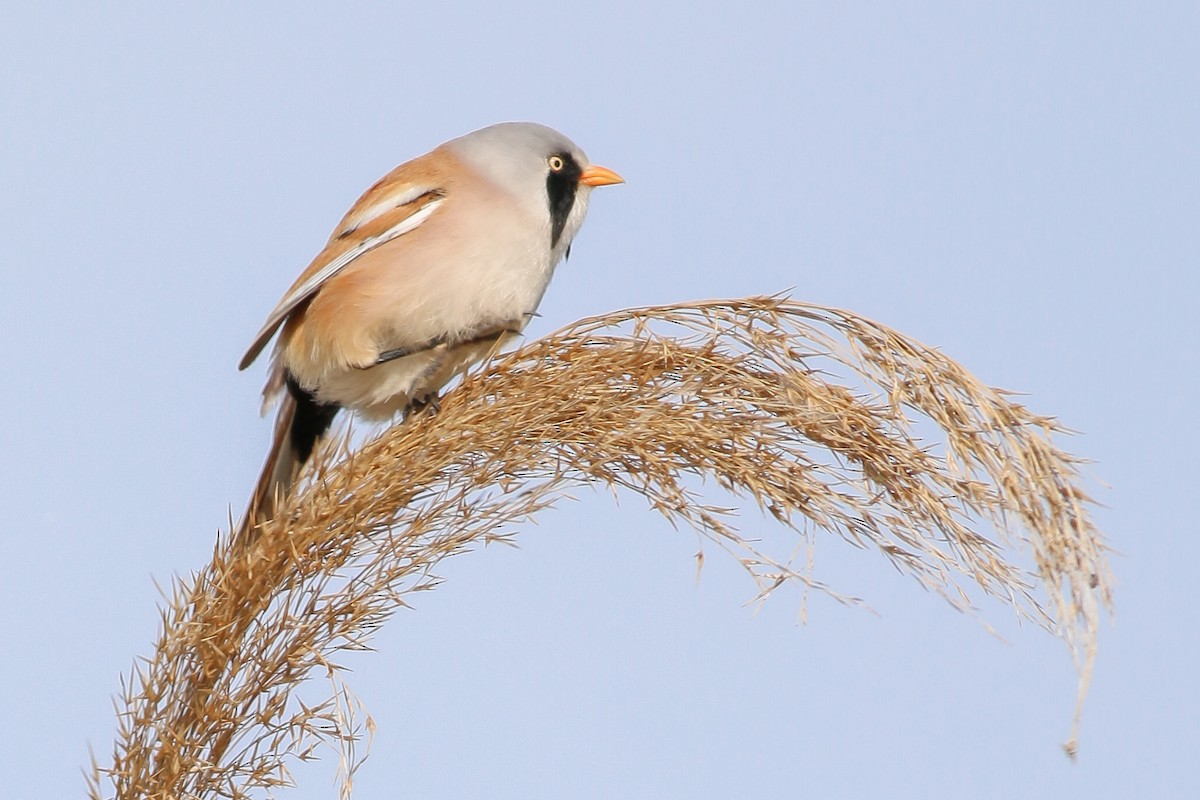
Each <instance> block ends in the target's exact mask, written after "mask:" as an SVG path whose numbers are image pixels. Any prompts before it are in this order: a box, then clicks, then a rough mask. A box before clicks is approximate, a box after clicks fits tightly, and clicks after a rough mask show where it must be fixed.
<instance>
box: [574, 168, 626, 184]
mask: <svg viewBox="0 0 1200 800" xmlns="http://www.w3.org/2000/svg"><path fill="white" fill-rule="evenodd" d="M579 182H580V183H582V184H586V185H588V186H610V185H612V184H614V183H624V182H625V179H624V178H622V177H621V176H620V175H618V174H617V173H615V172H613V171H612V170H611V169H609V168H608V167H598V166H596V165H594V164H593V165H592V166H590V167H588V168H587V169H585V170H584V171H583V174H582V175H580V176H579Z"/></svg>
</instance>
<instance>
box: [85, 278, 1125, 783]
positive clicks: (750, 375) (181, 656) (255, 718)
mask: <svg viewBox="0 0 1200 800" xmlns="http://www.w3.org/2000/svg"><path fill="white" fill-rule="evenodd" d="M843 381H844V382H845V383H843ZM852 386H856V387H857V388H851V387H852ZM918 429H919V430H918ZM1059 430H1060V429H1059V426H1058V425H1057V423H1056V422H1055V421H1054V420H1052V419H1050V418H1047V417H1042V416H1038V415H1035V414H1033V413H1031V412H1030V411H1028V410H1027V409H1025V408H1024V407H1023V406H1021V405H1019V404H1017V403H1015V402H1013V401H1012V399H1011V398H1010V396H1009V395H1007V394H1006V393H1004V392H1002V391H998V390H995V389H991V388H988V387H987V386H984V385H982V384H981V383H979V382H978V381H977V380H976V379H975V378H974V377H972V376H971V375H970V373H968V372H967V371H966V370H965V369H963V368H962V367H961V366H960V365H958V364H957V363H955V362H954V361H952V360H951V359H949V358H947V357H946V356H944V355H942V354H941V353H939V352H938V351H936V350H933V349H931V348H929V347H926V346H924V345H922V344H920V343H918V342H916V341H914V340H912V339H910V338H908V337H906V336H903V335H901V334H900V333H897V332H896V331H894V330H891V329H889V328H887V327H885V326H882V325H879V324H877V323H874V322H871V321H868V320H866V319H863V318H862V317H859V316H856V315H854V314H851V313H848V312H845V311H839V310H835V309H830V308H823V307H819V306H814V305H807V304H803V303H798V302H793V301H790V300H787V299H783V298H779V297H772V298H761V297H760V298H750V299H746V300H735V301H722V302H704V303H694V304H690V305H679V306H669V307H658V308H646V309H636V310H631V311H623V312H618V313H614V314H609V315H607V316H603V317H598V318H595V319H588V320H584V321H582V322H579V323H577V324H575V325H572V326H570V327H568V328H566V329H563V330H561V331H559V332H558V333H556V334H553V335H551V336H548V337H546V338H544V339H541V340H539V341H535V342H531V343H529V344H527V345H525V346H524V347H522V348H521V349H519V350H517V351H515V352H512V353H509V354H507V355H505V356H501V357H499V358H498V359H495V360H493V361H492V362H490V363H489V364H487V365H486V366H484V367H483V368H482V369H481V370H479V371H477V372H476V373H474V374H473V375H471V376H469V377H468V378H467V379H465V380H464V381H463V383H462V384H461V385H460V386H459V387H457V388H456V389H455V390H453V391H452V392H450V393H449V394H448V395H447V396H446V397H445V398H444V399H443V401H442V403H441V409H440V411H439V412H438V413H437V414H436V415H433V416H429V415H426V414H418V415H415V416H414V417H412V418H411V419H409V420H407V421H405V422H402V423H399V424H397V425H394V426H392V427H391V428H390V429H388V430H386V431H384V432H383V433H382V434H380V435H378V436H377V437H375V438H373V439H371V440H369V441H367V442H366V443H365V444H364V445H363V446H362V447H361V448H359V449H358V450H356V451H354V452H350V451H349V449H348V447H347V446H345V441H346V440H345V439H343V440H341V441H342V444H341V446H338V445H336V444H335V445H332V446H330V447H327V448H326V450H325V451H324V452H323V453H321V454H319V455H318V456H317V457H316V459H315V462H314V466H313V468H312V469H311V470H310V471H309V473H308V478H307V480H306V481H305V483H304V485H303V486H302V487H301V490H300V491H299V492H298V493H297V494H296V495H295V496H294V497H292V498H291V499H290V500H288V501H287V502H286V503H285V504H284V505H283V506H282V507H281V509H280V512H279V515H278V516H277V517H276V518H275V519H274V520H273V521H271V522H268V523H265V524H263V525H262V526H261V527H260V528H259V529H258V534H257V536H256V537H255V538H254V539H253V540H252V541H249V542H244V543H242V544H241V545H238V544H237V543H234V542H231V541H230V540H229V539H228V537H225V538H222V540H221V541H219V542H218V544H217V546H216V548H215V550H214V553H213V558H212V562H211V563H210V564H209V565H207V566H206V567H204V569H202V570H201V571H200V572H199V573H197V574H196V575H194V576H193V577H191V578H190V579H186V580H180V581H178V582H177V583H176V585H175V587H174V590H173V593H172V596H171V598H170V601H169V603H168V604H167V606H166V607H165V608H164V610H163V612H162V630H161V632H160V635H159V639H158V642H157V644H156V647H155V651H154V654H153V655H152V656H151V657H150V658H149V659H147V660H146V661H145V662H144V663H142V664H140V665H139V666H138V667H137V668H136V669H135V671H134V673H133V674H132V676H131V677H130V680H129V682H128V683H127V685H126V686H125V687H124V693H123V697H122V698H121V699H120V703H121V704H122V706H123V707H122V708H121V709H120V715H119V720H120V722H119V731H118V736H117V741H116V743H115V746H114V750H113V754H112V763H111V766H108V767H105V768H101V767H99V766H98V765H96V764H93V770H92V779H91V787H90V788H91V794H92V796H93V797H95V798H99V797H101V796H103V794H104V788H103V787H105V786H108V785H111V787H112V789H113V790H114V791H115V794H116V796H118V797H121V798H135V797H137V798H160V797H161V798H167V797H170V798H193V797H196V798H209V797H245V796H247V793H248V792H250V791H251V790H253V789H256V788H262V787H268V788H269V787H274V786H282V785H287V784H288V783H289V781H290V774H289V772H288V765H289V763H292V761H291V759H302V760H303V759H308V758H312V757H313V754H314V751H315V749H316V748H317V747H318V746H319V745H320V744H322V743H330V742H332V743H333V744H335V745H336V746H337V747H338V748H339V751H340V753H341V755H342V770H343V786H342V792H343V794H348V793H349V791H350V787H351V778H352V776H353V773H354V770H355V768H356V766H357V765H358V764H359V763H360V761H359V755H358V752H359V751H358V750H356V746H357V745H359V744H360V743H361V739H362V737H363V735H364V733H366V734H369V731H370V729H371V727H372V723H371V721H370V718H369V717H365V716H364V715H363V714H361V713H360V710H359V709H358V708H357V704H356V703H355V701H354V699H353V697H352V696H351V695H350V693H349V691H348V690H347V689H346V687H345V685H344V684H343V683H342V682H341V681H340V678H339V667H338V664H337V662H336V660H335V659H336V658H337V657H338V655H339V653H342V652H343V651H348V650H361V649H366V648H367V647H368V641H369V638H370V635H371V632H372V631H373V629H374V628H375V627H376V626H378V625H380V624H382V623H383V622H384V621H385V620H386V619H387V618H388V617H389V616H390V615H391V614H392V612H393V611H395V610H396V609H397V608H398V607H400V606H402V605H405V604H406V599H407V597H408V595H409V594H410V593H412V592H415V591H419V590H423V589H428V588H431V587H432V586H433V585H434V584H435V582H436V577H435V576H434V573H433V570H434V569H435V568H436V567H437V565H438V564H439V562H441V560H442V559H444V558H445V557H447V556H450V555H455V554H458V553H462V552H465V551H468V550H471V549H473V548H475V547H477V546H479V545H481V544H485V543H488V542H490V541H497V540H507V539H508V538H509V537H511V536H512V535H513V534H514V532H515V531H516V530H517V529H518V528H519V527H520V525H521V523H523V522H524V521H526V520H528V519H530V518H531V517H533V516H534V515H535V514H536V513H537V512H538V511H540V510H542V509H543V508H546V507H547V506H549V505H551V504H553V503H554V502H555V501H556V500H558V499H559V498H561V497H564V496H565V495H566V493H568V492H569V491H570V490H571V489H573V488H576V487H579V486H581V485H599V486H608V487H612V488H614V489H623V490H628V491H632V492H635V493H637V494H639V495H641V496H643V497H645V498H646V500H647V501H648V502H649V504H650V506H651V507H652V508H653V509H655V510H656V511H658V512H660V513H661V514H663V515H664V516H666V517H667V518H668V519H669V520H670V521H671V522H672V523H683V524H685V525H688V526H691V527H692V528H694V529H696V530H697V531H698V532H699V533H700V534H701V535H702V536H703V537H705V538H706V539H707V540H709V541H711V542H712V543H714V544H715V545H717V546H719V547H720V548H722V549H724V550H726V551H728V552H729V553H730V554H732V555H733V556H734V557H735V558H736V559H738V560H739V561H740V562H741V564H742V565H743V566H744V567H745V569H746V571H747V572H748V573H749V574H750V575H751V576H752V577H753V579H754V580H755V581H756V582H757V584H758V587H759V591H760V594H761V596H763V597H765V596H766V595H768V594H770V593H771V592H772V591H773V590H774V589H776V588H777V587H779V586H781V585H783V584H787V583H789V582H799V583H800V584H802V585H804V586H805V587H809V588H816V589H822V590H825V589H826V587H825V586H823V584H821V583H819V582H818V581H817V580H815V579H814V578H813V577H812V575H811V574H810V572H809V570H808V569H806V568H804V567H803V566H802V565H801V566H797V565H795V564H794V563H793V561H794V555H795V554H796V553H797V552H802V551H804V549H805V547H804V545H806V544H808V545H809V546H811V541H812V537H813V536H814V535H815V534H816V533H818V532H824V533H825V534H828V535H833V536H836V537H841V538H842V539H845V540H847V541H848V542H851V543H852V544H854V545H855V546H858V547H863V548H874V549H876V550H878V552H879V553H880V554H882V555H883V556H884V558H886V559H887V560H888V561H890V562H891V563H892V564H893V565H894V566H895V567H896V568H897V569H898V570H900V571H901V572H903V573H906V574H908V575H911V576H912V577H913V578H915V579H916V581H917V582H918V583H919V584H920V585H922V586H924V587H926V588H928V589H930V590H932V591H935V592H937V593H939V594H941V595H942V596H943V597H945V598H946V599H947V600H948V601H949V602H950V603H951V604H952V605H954V606H955V607H956V608H959V609H963V610H971V609H972V608H973V603H972V600H971V599H970V598H971V594H972V592H975V593H982V594H985V595H990V596H992V597H994V598H997V599H999V600H1000V601H1001V602H1003V603H1005V604H1009V605H1011V606H1012V607H1013V608H1015V609H1016V610H1017V612H1018V613H1019V614H1020V615H1021V616H1022V617H1023V618H1027V619H1029V620H1032V621H1034V622H1036V623H1037V624H1039V625H1041V626H1043V627H1045V628H1046V629H1047V630H1050V631H1051V632H1053V633H1055V634H1056V635H1059V636H1061V637H1062V638H1063V639H1064V640H1065V641H1066V642H1067V643H1068V644H1069V645H1070V647H1071V650H1072V652H1073V654H1074V655H1075V657H1076V664H1077V667H1078V670H1079V673H1080V694H1079V700H1080V702H1082V698H1083V695H1084V692H1085V691H1086V687H1087V682H1088V678H1089V676H1090V672H1091V665H1092V662H1093V659H1094V657H1095V652H1096V650H1095V648H1096V635H1097V629H1098V625H1099V617H1100V608H1101V607H1102V606H1106V607H1111V594H1110V588H1109V587H1110V576H1109V572H1108V568H1107V565H1106V559H1105V554H1106V548H1105V546H1104V544H1103V542H1102V540H1101V538H1100V535H1099V534H1098V532H1097V531H1096V529H1095V527H1094V526H1093V523H1092V520H1091V518H1090V516H1089V513H1088V505H1089V502H1090V501H1089V499H1088V497H1087V496H1086V495H1085V494H1084V492H1083V490H1082V489H1081V488H1080V479H1079V475H1078V473H1077V464H1078V462H1077V460H1076V459H1074V458H1072V457H1071V456H1069V455H1067V454H1066V453H1064V452H1063V451H1062V450H1060V449H1058V447H1057V446H1056V445H1055V444H1054V442H1053V441H1052V435H1053V434H1055V433H1056V432H1058V431H1059ZM696 475H699V476H702V477H704V478H706V479H709V480H712V479H715V481H716V482H717V483H718V484H719V485H720V486H721V487H723V488H724V489H726V490H728V492H731V493H733V494H734V495H736V496H740V497H742V498H746V499H750V500H753V502H754V503H755V504H757V505H758V506H759V507H761V508H762V509H764V510H765V511H766V512H767V513H768V514H769V515H771V516H773V517H774V518H775V519H777V520H778V521H779V522H780V523H782V524H783V525H785V526H787V527H788V528H790V529H792V530H793V531H795V533H796V534H798V535H799V537H800V538H799V539H798V540H794V541H793V542H792V543H791V544H790V545H787V546H785V547H784V550H785V551H786V552H785V554H783V555H773V554H771V553H768V552H766V549H767V548H766V547H765V546H764V545H763V544H762V543H760V542H759V541H758V540H756V539H753V540H752V539H750V538H748V537H746V536H743V535H742V534H741V533H739V532H738V531H737V530H735V529H734V528H733V527H732V526H731V525H730V522H729V514H727V513H726V512H725V511H723V510H722V509H719V508H715V507H713V506H711V505H707V504H705V502H703V499H702V498H701V497H700V496H698V494H697V493H696V490H695V489H694V488H689V487H695V486H696V485H699V484H698V482H697V481H696V480H694V478H693V476H696ZM797 544H799V545H801V546H800V547H797V546H796V545H797ZM1022 564H1024V565H1025V566H1022ZM972 587H974V588H972ZM843 599H845V598H843ZM314 673H317V674H324V675H326V676H327V677H328V678H329V680H330V681H331V682H332V685H333V690H332V692H330V693H329V696H328V697H327V699H325V700H323V701H317V702H310V703H307V704H306V703H305V702H304V701H303V700H302V699H301V698H300V697H299V695H298V693H297V689H298V687H299V686H300V685H301V683H302V682H304V681H305V680H306V679H308V678H310V677H312V676H313V674H314ZM363 719H365V720H366V721H365V722H362V721H361V720H363ZM1077 729H1078V707H1077V712H1076V718H1075V722H1074V725H1073V727H1072V731H1071V736H1070V739H1069V741H1068V743H1067V745H1066V746H1067V748H1068V751H1069V752H1073V750H1074V746H1075V740H1076V734H1077Z"/></svg>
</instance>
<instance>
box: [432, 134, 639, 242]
mask: <svg viewBox="0 0 1200 800" xmlns="http://www.w3.org/2000/svg"><path fill="white" fill-rule="evenodd" d="M445 147H446V148H447V149H448V150H450V151H451V152H452V153H453V154H454V155H455V156H457V157H458V158H460V159H461V160H462V161H464V162H466V163H467V164H469V165H470V166H471V167H473V168H475V169H477V170H478V171H479V173H480V174H481V175H483V176H484V177H486V178H488V179H490V180H491V181H492V182H494V183H495V184H497V185H498V186H501V187H503V188H504V189H506V190H508V191H509V192H510V194H512V196H513V198H514V200H515V201H516V202H522V203H523V202H531V203H536V205H537V206H538V208H537V209H536V210H537V211H540V212H541V213H544V214H546V215H547V218H548V220H549V225H550V247H551V248H552V249H554V250H556V251H560V252H562V251H565V250H566V248H567V247H569V246H570V244H571V240H572V239H573V238H575V234H576V233H578V232H579V227H580V226H581V225H582V224H583V217H584V215H585V214H586V213H587V203H588V196H589V195H590V194H591V191H592V189H593V188H594V187H596V186H604V185H607V184H612V183H620V182H622V179H621V177H620V176H619V175H617V174H616V173H615V172H613V171H612V170H609V169H605V168H604V167H595V166H593V165H592V164H591V162H589V161H588V157H587V155H586V154H585V153H584V152H583V150H581V149H580V148H579V146H578V145H576V144H575V143H574V142H572V141H571V140H570V139H568V138H567V137H566V136H563V135H562V134H561V133H559V132H558V131H556V130H554V129H553V128H548V127H546V126H545V125H539V124H537V123H536V122H502V123H500V124H498V125H489V126H488V127H486V128H480V129H479V130H477V131H472V132H471V133H468V134H467V135H466V136H460V137H459V138H457V139H453V140H451V141H449V142H447V143H446V144H445ZM531 210H534V209H531Z"/></svg>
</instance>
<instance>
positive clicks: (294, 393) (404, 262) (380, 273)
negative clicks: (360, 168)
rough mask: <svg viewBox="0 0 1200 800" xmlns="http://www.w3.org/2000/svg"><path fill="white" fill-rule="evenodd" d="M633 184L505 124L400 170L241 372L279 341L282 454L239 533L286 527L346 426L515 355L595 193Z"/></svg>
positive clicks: (342, 232)
mask: <svg viewBox="0 0 1200 800" xmlns="http://www.w3.org/2000/svg"><path fill="white" fill-rule="evenodd" d="M619 183H624V179H623V178H622V177H621V176H620V175H618V174H617V173H616V172H614V171H612V170H611V169H608V168H607V167H601V166H598V165H594V164H592V163H591V162H589V161H588V158H587V156H586V155H585V154H584V152H583V151H582V150H581V149H580V148H579V147H578V146H577V145H576V144H575V143H574V142H572V141H571V140H570V139H568V138H567V137H566V136H564V135H563V134H561V133H559V132H558V131H556V130H554V129H553V128H549V127H547V126H545V125H540V124H537V123H533V122H503V123H499V124H496V125H490V126H488V127H485V128H480V129H479V130H476V131H473V132H471V133H468V134H466V135H464V136H460V137H458V138H456V139H452V140H450V141H448V142H446V143H444V144H442V145H440V146H438V147H437V148H435V149H433V150H431V151H430V152H428V153H426V154H425V155H422V156H419V157H417V158H414V159H413V160H411V161H408V162H405V163H403V164H401V165H400V166H398V167H396V168H395V169H393V170H392V171H391V172H389V173H388V174H386V175H385V176H383V177H382V178H381V179H380V180H379V181H377V182H376V183H375V184H374V185H373V186H371V188H369V189H368V190H367V191H366V192H365V193H364V194H363V195H362V197H360V198H359V199H358V201H357V202H355V203H354V205H353V206H352V207H351V208H350V210H349V211H348V212H346V215H345V216H344V217H342V220H341V222H340V223H338V225H337V227H336V228H334V230H333V233H332V234H331V235H330V237H329V240H328V242H327V243H326V244H325V246H324V248H323V249H322V250H321V251H320V252H319V253H318V254H317V256H316V257H315V258H314V259H313V260H312V263H310V264H309V265H308V268H307V269H305V270H304V271H303V272H302V273H301V274H300V277H299V278H297V279H296V281H295V283H293V284H292V286H291V288H289V289H288V290H287V292H285V293H284V295H283V297H282V299H281V300H280V301H279V303H278V304H277V305H276V306H275V308H274V309H273V310H272V311H271V313H270V314H269V315H267V319H266V322H265V323H264V324H263V326H262V328H261V329H260V330H259V332H258V334H257V335H256V336H255V337H254V340H253V342H252V343H251V344H250V347H249V349H247V351H246V354H245V355H244V356H243V357H242V360H241V362H240V363H239V364H238V369H239V370H244V369H246V368H247V367H249V366H250V365H251V364H252V363H253V362H254V361H255V360H256V359H257V358H258V357H259V355H260V354H261V353H262V351H263V350H264V349H265V348H266V346H267V344H268V343H269V342H270V341H271V339H272V338H275V345H274V349H273V355H272V359H271V365H270V368H269V372H268V377H267V383H266V386H265V388H264V389H263V395H264V413H266V411H267V409H268V408H269V407H270V405H271V404H272V403H273V402H275V401H278V405H279V407H278V411H277V416H276V420H275V426H274V432H273V439H272V443H271V449H270V451H269V452H268V455H267V459H266V462H265V463H264V465H263V468H262V472H261V475H260V477H259V479H258V482H257V484H256V485H255V488H254V491H253V493H252V495H251V499H250V504H249V508H248V509H247V511H246V514H245V516H244V517H243V518H242V523H241V525H240V526H239V531H240V533H242V534H248V533H249V532H252V531H253V530H254V529H255V528H256V527H257V526H258V525H259V524H260V523H262V522H264V521H267V520H269V519H271V518H272V517H274V516H275V512H276V510H277V508H278V506H279V503H281V502H282V501H283V499H284V498H286V497H287V496H288V495H289V494H290V493H291V491H292V489H293V486H294V484H295V482H296V481H297V479H298V475H299V473H300V470H301V468H302V467H303V466H304V464H305V463H306V462H307V461H308V459H309V458H310V456H311V455H312V452H313V449H314V447H315V446H316V445H317V443H318V442H319V441H320V439H321V438H322V437H323V436H324V435H325V434H326V433H327V432H328V430H329V428H330V426H331V425H332V423H333V420H334V418H335V417H336V415H337V414H338V413H339V412H340V411H341V410H342V409H347V410H349V411H352V412H355V413H357V414H358V415H359V416H361V417H362V418H364V419H367V420H370V421H379V420H387V419H390V418H392V417H394V416H395V415H397V414H403V415H405V416H406V417H407V416H408V415H409V414H411V413H412V412H414V411H417V410H419V409H422V408H426V407H431V408H430V410H436V408H437V400H438V396H439V392H440V391H441V389H442V388H443V387H444V386H445V385H446V384H447V383H449V382H450V381H451V380H453V379H454V378H455V377H456V376H458V375H459V374H461V373H462V372H464V371H465V370H466V369H468V368H469V367H470V366H471V365H473V364H475V363H477V362H479V361H480V360H482V359H485V358H488V357H490V356H491V355H492V354H494V353H495V352H496V351H497V350H498V349H499V348H500V347H502V346H503V345H504V344H506V343H508V342H510V341H511V340H512V339H514V338H515V337H516V336H517V335H518V334H520V333H521V331H522V330H523V329H524V328H525V326H526V324H527V323H528V322H529V320H530V318H531V317H533V316H534V314H535V311H536V309H537V307H538V304H539V303H540V302H541V299H542V296H543V294H544V293H545V291H546V288H547V285H548V284H549V282H550V279H551V277H552V276H553V274H554V270H555V267H556V266H557V265H558V264H559V262H560V261H562V260H563V259H564V258H566V257H568V256H569V254H570V249H571V243H572V241H573V240H574V238H575V235H576V234H577V233H578V232H579V229H580V226H581V225H582V224H583V219H584V216H585V214H586V213H587V207H588V198H589V196H590V194H591V191H592V189H593V188H595V187H598V186H607V185H612V184H619Z"/></svg>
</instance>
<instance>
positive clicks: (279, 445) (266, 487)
mask: <svg viewBox="0 0 1200 800" xmlns="http://www.w3.org/2000/svg"><path fill="white" fill-rule="evenodd" d="M338 410H339V407H338V406H336V405H328V404H324V403H320V402H318V401H317V399H316V397H315V396H314V395H313V394H312V393H311V392H308V391H306V390H305V389H302V388H301V387H300V386H299V385H298V384H297V383H296V382H295V381H294V380H292V378H291V376H288V380H287V391H286V392H284V393H283V398H282V399H281V401H280V403H279V412H278V414H277V415H276V417H275V431H274V434H273V436H272V440H271V449H270V451H269V452H268V453H267V460H266V463H264V464H263V468H262V473H261V474H260V475H259V477H258V483H257V484H255V486H254V492H253V494H251V495H250V505H249V507H248V508H247V509H246V514H245V515H244V516H243V517H242V521H241V523H240V524H239V525H238V528H237V532H236V534H235V537H234V539H235V541H237V542H240V543H241V544H243V545H248V544H250V543H251V542H253V541H254V539H255V538H257V530H258V527H259V525H261V524H262V523H264V522H268V521H270V520H271V519H273V518H274V517H275V512H276V510H277V509H278V508H279V506H280V505H281V504H282V503H283V501H284V500H285V499H286V498H287V497H288V496H289V495H290V494H291V493H292V488H293V487H294V486H295V483H296V478H297V477H299V475H300V469H301V467H303V466H304V464H305V462H307V461H308V459H309V457H310V456H311V455H312V452H313V449H314V448H315V447H316V444H317V442H318V441H319V440H320V438H321V437H322V436H324V435H325V433H326V431H328V430H329V426H330V425H331V424H332V423H333V418H334V416H335V415H336V414H337V412H338Z"/></svg>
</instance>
